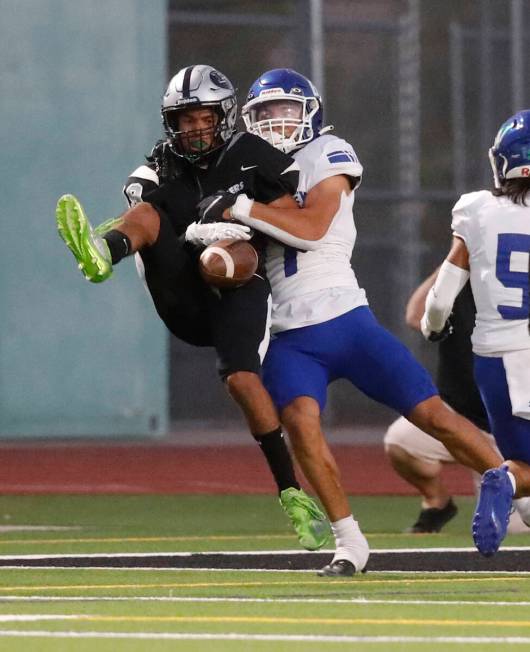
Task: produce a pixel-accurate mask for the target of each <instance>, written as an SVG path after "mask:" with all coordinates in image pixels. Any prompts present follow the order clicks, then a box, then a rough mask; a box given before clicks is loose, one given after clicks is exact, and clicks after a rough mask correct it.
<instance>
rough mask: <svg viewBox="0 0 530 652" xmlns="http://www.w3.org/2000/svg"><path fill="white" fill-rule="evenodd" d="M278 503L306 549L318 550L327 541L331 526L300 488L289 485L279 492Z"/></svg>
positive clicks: (314, 503)
mask: <svg viewBox="0 0 530 652" xmlns="http://www.w3.org/2000/svg"><path fill="white" fill-rule="evenodd" d="M280 505H281V506H282V507H283V509H284V510H285V512H286V514H287V516H288V517H289V518H290V519H291V523H292V524H293V527H294V529H295V531H296V534H297V536H298V541H299V542H300V545H301V546H302V547H303V548H305V549H306V550H318V549H319V548H322V546H323V545H324V544H325V543H326V542H327V541H328V539H329V537H330V535H331V527H330V525H329V521H328V519H327V518H326V515H325V514H324V512H323V511H322V510H321V509H320V508H319V507H318V505H317V504H316V502H315V501H314V500H313V499H312V498H310V497H309V496H308V495H307V494H306V493H305V492H304V491H302V489H295V488H294V487H289V489H284V490H283V491H282V492H281V493H280Z"/></svg>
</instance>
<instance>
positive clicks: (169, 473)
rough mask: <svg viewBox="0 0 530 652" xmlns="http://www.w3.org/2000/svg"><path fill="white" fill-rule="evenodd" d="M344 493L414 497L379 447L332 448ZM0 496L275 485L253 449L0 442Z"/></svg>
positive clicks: (452, 481) (451, 474) (458, 479)
mask: <svg viewBox="0 0 530 652" xmlns="http://www.w3.org/2000/svg"><path fill="white" fill-rule="evenodd" d="M331 448H332V450H333V451H334V453H335V455H336V459H337V461H338V463H339V467H340V469H341V473H342V478H343V483H344V486H345V489H346V491H347V493H348V494H353V495H355V494H356V495H363V494H364V495H388V494H394V495H402V496H403V495H413V494H415V493H416V492H415V490H414V489H413V488H412V487H410V486H409V485H408V484H407V483H406V482H404V481H403V480H401V479H400V478H399V477H398V476H397V475H396V473H395V472H394V471H393V469H392V468H391V467H390V464H389V463H388V461H387V459H386V458H385V455H384V452H383V449H382V447H381V446H346V445H335V446H332V447H331ZM443 473H444V479H445V481H446V484H447V486H448V489H449V491H450V492H451V493H452V494H456V495H472V494H473V485H472V481H471V474H470V472H469V471H468V470H467V469H464V468H463V467H460V466H457V465H448V466H447V468H446V469H444V472H443ZM0 493H3V494H48V493H61V494H62V493H79V494H101V493H129V494H147V493H156V494H178V493H221V494H240V493H249V494H267V493H275V486H274V484H273V481H272V479H271V476H270V474H269V471H268V469H267V468H266V465H265V462H264V460H263V458H262V456H261V454H260V452H259V450H258V449H257V448H254V447H252V446H224V447H222V448H221V447H216V446H201V447H193V446H186V447H182V446H175V445H164V444H149V445H146V444H138V443H130V444H127V443H116V444H91V445H87V444H77V443H74V444H50V443H46V444H29V443H27V444H16V445H9V444H3V445H1V446H0Z"/></svg>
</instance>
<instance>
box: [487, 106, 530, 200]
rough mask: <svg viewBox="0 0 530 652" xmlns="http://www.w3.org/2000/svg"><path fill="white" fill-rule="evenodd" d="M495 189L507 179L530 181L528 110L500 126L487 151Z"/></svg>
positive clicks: (529, 123)
mask: <svg viewBox="0 0 530 652" xmlns="http://www.w3.org/2000/svg"><path fill="white" fill-rule="evenodd" d="M489 159H490V164H491V169H492V170H493V180H494V182H495V188H501V187H502V185H503V184H504V183H505V182H506V181H507V180H508V179H519V178H528V179H530V110H527V111H519V112H518V113H516V114H515V115H513V116H512V117H511V118H509V119H508V120H506V122H504V124H503V125H502V126H501V128H500V129H499V131H498V132H497V135H496V136H495V141H494V142H493V146H492V147H491V148H490V150H489Z"/></svg>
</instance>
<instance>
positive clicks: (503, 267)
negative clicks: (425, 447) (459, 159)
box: [452, 190, 530, 463]
mask: <svg viewBox="0 0 530 652" xmlns="http://www.w3.org/2000/svg"><path fill="white" fill-rule="evenodd" d="M452 228H453V233H454V235H455V236H458V237H459V238H461V239H462V240H464V242H465V244H466V248H467V250H468V253H469V268H470V280H471V288H472V290H473V296H474V298H475V304H476V306H477V316H476V320H475V328H474V330H473V335H472V338H471V341H472V344H473V352H474V353H475V377H476V380H477V385H478V386H479V389H480V393H481V396H482V400H483V402H484V404H485V406H486V410H487V412H488V418H489V421H490V425H491V432H492V433H493V435H494V436H495V439H496V441H497V445H498V446H499V449H500V450H501V453H502V454H503V455H504V457H505V458H507V459H519V460H523V461H525V462H529V463H530V335H529V333H528V290H529V286H528V263H529V252H530V207H529V206H524V205H521V204H514V203H513V202H512V201H511V200H510V199H509V198H508V197H495V196H494V195H493V194H492V193H491V192H489V191H487V190H482V191H480V192H473V193H468V194H465V195H462V197H461V198H460V199H459V200H458V202H457V203H456V205H455V207H454V208H453V222H452Z"/></svg>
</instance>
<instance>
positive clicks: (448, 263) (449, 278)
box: [421, 236, 469, 339]
mask: <svg viewBox="0 0 530 652" xmlns="http://www.w3.org/2000/svg"><path fill="white" fill-rule="evenodd" d="M468 279H469V252H468V250H467V247H466V244H465V242H464V241H463V240H462V238H459V237H458V236H454V237H453V245H452V247H451V250H450V252H449V254H448V255H447V258H446V259H445V260H444V262H443V263H442V266H441V267H440V271H439V272H438V276H437V277H436V281H435V283H434V285H433V286H432V288H431V289H430V290H429V293H428V294H427V300H426V301H425V314H424V315H423V317H422V319H421V332H422V334H423V336H424V337H425V338H426V339H429V338H430V336H431V334H432V333H433V332H434V333H439V332H441V331H442V330H443V328H444V326H445V323H446V321H447V319H448V317H449V315H450V314H451V310H452V309H453V304H454V302H455V299H456V297H457V296H458V295H459V293H460V292H461V290H462V288H463V287H464V285H465V284H466V283H467V281H468Z"/></svg>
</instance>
